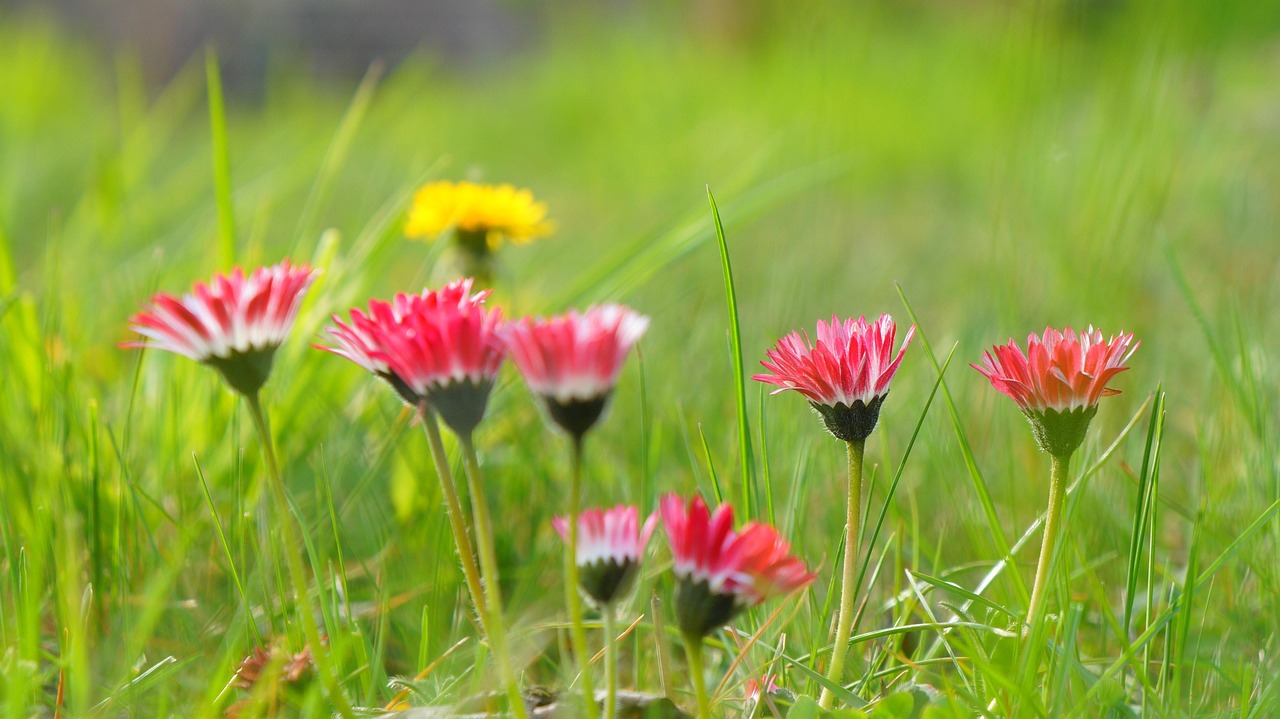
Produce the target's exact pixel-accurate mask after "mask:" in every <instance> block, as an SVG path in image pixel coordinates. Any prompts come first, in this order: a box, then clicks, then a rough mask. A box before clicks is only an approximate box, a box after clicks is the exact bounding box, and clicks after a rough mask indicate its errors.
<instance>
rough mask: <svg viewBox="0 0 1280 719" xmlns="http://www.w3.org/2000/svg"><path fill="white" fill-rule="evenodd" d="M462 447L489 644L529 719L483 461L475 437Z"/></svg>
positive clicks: (514, 703) (514, 702)
mask: <svg viewBox="0 0 1280 719" xmlns="http://www.w3.org/2000/svg"><path fill="white" fill-rule="evenodd" d="M459 442H460V443H461V444H462V459H463V466H464V467H465V468H466V471H467V487H468V491H469V492H470V493H471V514H472V516H473V517H474V518H475V523H476V546H477V547H478V548H479V550H480V572H481V573H482V574H483V576H484V586H485V588H486V590H487V591H485V593H484V598H485V605H486V606H487V607H488V609H489V623H488V625H487V626H488V629H489V644H490V645H492V646H493V658H494V661H495V662H496V663H497V664H498V673H499V674H500V675H501V676H502V683H503V684H505V685H506V688H507V701H508V702H509V703H510V704H511V713H512V714H513V715H514V716H515V717H516V719H526V718H527V717H528V715H529V714H528V712H527V711H526V710H525V706H524V697H523V696H522V695H521V694H520V683H519V682H518V681H517V679H516V672H515V667H514V665H513V664H512V662H511V652H510V651H509V650H508V648H507V629H506V624H505V622H504V621H503V619H502V588H501V586H500V585H499V583H498V558H497V554H496V553H495V552H494V549H493V520H491V519H490V518H489V502H488V500H486V499H485V496H484V483H483V482H482V481H481V476H480V461H479V459H477V458H476V448H475V445H474V444H472V442H471V437H469V436H468V437H459Z"/></svg>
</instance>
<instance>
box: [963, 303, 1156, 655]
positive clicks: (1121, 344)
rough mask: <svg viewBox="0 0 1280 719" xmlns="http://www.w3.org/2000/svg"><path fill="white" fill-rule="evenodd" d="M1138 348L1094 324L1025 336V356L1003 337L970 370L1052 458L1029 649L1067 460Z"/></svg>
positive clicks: (1057, 527) (1038, 620) (1040, 612)
mask: <svg viewBox="0 0 1280 719" xmlns="http://www.w3.org/2000/svg"><path fill="white" fill-rule="evenodd" d="M1139 344H1141V343H1140V342H1137V341H1135V340H1134V338H1133V334H1132V333H1128V332H1121V333H1120V334H1118V335H1113V336H1111V338H1109V339H1108V338H1107V337H1106V336H1105V335H1103V334H1102V332H1100V331H1098V330H1096V329H1094V328H1093V327H1089V329H1088V330H1086V331H1084V332H1081V333H1079V334H1077V333H1076V332H1075V331H1074V330H1072V329H1071V328H1070V327H1068V328H1066V329H1065V330H1063V331H1061V332H1060V331H1058V330H1056V329H1054V328H1052V327H1046V328H1045V330H1044V334H1043V335H1040V336H1036V335H1034V334H1032V335H1029V336H1028V337H1027V349H1026V351H1023V349H1022V348H1021V347H1019V346H1018V344H1017V343H1016V342H1014V341H1013V340H1009V343H1008V344H1005V345H997V346H995V347H992V348H991V350H990V351H988V352H986V353H985V354H984V355H983V357H982V364H980V365H979V364H975V365H971V366H972V367H973V368H974V369H976V370H978V372H980V373H982V376H984V377H986V378H987V380H988V381H990V382H991V386H992V387H995V388H996V389H997V390H999V391H1000V392H1001V393H1003V394H1005V395H1006V396H1008V397H1009V398H1010V399H1012V400H1013V401H1014V404H1016V405H1017V406H1018V409H1020V410H1021V411H1022V414H1023V415H1024V416H1025V417H1026V418H1027V421H1028V422H1030V423H1031V432H1032V434H1034V435H1035V438H1036V442H1037V443H1038V444H1039V445H1040V448H1041V449H1043V450H1044V451H1045V452H1047V453H1048V454H1049V457H1050V472H1049V507H1048V510H1047V511H1046V513H1045V521H1044V539H1043V540H1042V543H1041V546H1040V561H1039V562H1038V564H1037V567H1036V580H1035V586H1034V587H1033V588H1032V590H1031V606H1030V608H1029V609H1028V610H1027V626H1028V627H1029V628H1030V636H1031V642H1032V645H1033V646H1034V645H1035V643H1036V641H1037V636H1038V635H1039V633H1040V628H1041V625H1042V623H1043V618H1044V602H1045V594H1046V589H1047V586H1048V584H1049V575H1050V568H1051V566H1052V563H1053V553H1054V550H1055V548H1056V547H1057V543H1058V537H1059V535H1060V534H1061V531H1062V528H1061V521H1062V506H1063V504H1064V502H1063V498H1064V494H1065V492H1066V485H1067V474H1068V467H1069V465H1070V462H1071V455H1072V454H1074V453H1075V451H1076V449H1078V448H1079V447H1080V445H1081V443H1083V442H1084V438H1085V433H1086V432H1087V431H1088V429H1089V423H1090V422H1092V421H1093V417H1094V415H1096V414H1097V413H1098V401H1099V400H1100V399H1102V398H1103V397H1108V396H1111V395H1116V394H1119V391H1118V390H1115V389H1112V388H1110V387H1108V386H1107V385H1108V383H1109V382H1111V380H1112V379H1113V378H1114V377H1115V376H1116V375H1117V374H1119V373H1120V372H1123V371H1124V370H1126V369H1128V367H1126V366H1125V363H1126V362H1128V361H1129V358H1130V357H1131V356H1132V355H1133V353H1134V351H1135V350H1137V349H1138V345H1139Z"/></svg>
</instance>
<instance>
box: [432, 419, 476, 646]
mask: <svg viewBox="0 0 1280 719" xmlns="http://www.w3.org/2000/svg"><path fill="white" fill-rule="evenodd" d="M418 416H419V418H420V419H421V420H422V431H423V432H425V433H426V435H427V444H428V445H429V446H430V447H431V458H432V460H433V461H434V462H435V465H436V475H437V476H438V477H439V478H440V489H441V491H442V492H443V493H444V504H445V507H446V509H447V510H448V514H449V528H450V529H452V530H453V544H454V548H455V549H457V550H458V558H459V559H460V560H461V562H462V575H463V577H464V578H465V579H466V582H467V591H468V593H470V594H471V606H472V607H473V608H474V609H475V610H476V616H478V617H480V625H481V627H482V628H483V629H484V633H485V634H486V635H487V634H488V633H489V631H490V630H489V624H488V620H487V619H486V618H485V612H484V589H483V587H482V585H481V584H480V570H479V569H478V568H477V567H476V553H475V550H474V549H472V547H471V538H470V536H469V535H468V531H469V530H468V528H467V517H466V514H464V513H463V511H462V503H461V502H459V501H458V489H457V487H455V486H454V484H453V472H452V470H450V469H449V455H447V454H445V451H444V441H443V440H441V438H440V424H439V423H438V422H437V421H436V413H435V412H433V411H432V410H431V408H430V407H428V406H427V403H426V402H422V403H420V404H419V405H418Z"/></svg>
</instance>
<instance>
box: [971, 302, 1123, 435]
mask: <svg viewBox="0 0 1280 719" xmlns="http://www.w3.org/2000/svg"><path fill="white" fill-rule="evenodd" d="M1140 344H1141V342H1137V341H1134V339H1133V334H1132V333H1127V332H1122V333H1120V334H1118V335H1114V336H1112V337H1111V339H1109V340H1108V339H1105V338H1104V336H1103V334H1102V332H1100V331H1098V330H1096V329H1094V328H1093V327H1092V326H1090V327H1089V329H1088V330H1086V331H1085V332H1081V333H1080V334H1076V332H1075V331H1073V330H1072V329H1071V328H1070V327H1068V328H1066V330H1065V331H1063V332H1059V331H1058V330H1056V329H1054V328H1052V327H1046V328H1045V331H1044V335H1043V336H1041V337H1037V336H1036V335H1034V334H1032V335H1029V336H1028V337H1027V351H1026V352H1025V353H1024V352H1023V351H1022V348H1020V347H1019V346H1018V345H1017V343H1016V342H1014V341H1013V340H1009V344H1007V345H998V346H996V347H993V348H991V351H988V352H986V353H984V354H983V357H982V364H981V365H976V364H975V365H971V366H972V367H973V368H974V369H976V370H978V371H979V372H981V373H982V375H983V376H984V377H986V378H987V379H988V380H990V381H991V385H992V386H993V387H995V388H996V389H997V390H999V391H1000V392H1003V393H1004V394H1005V395H1007V396H1008V397H1009V398H1010V399H1012V400H1013V401H1014V402H1015V403H1016V404H1017V405H1018V408H1019V409H1021V410H1022V412H1023V414H1025V415H1026V416H1027V419H1028V420H1030V421H1031V426H1032V429H1033V431H1034V432H1035V435H1036V440H1037V441H1038V442H1039V443H1040V447H1041V448H1042V449H1044V450H1045V451H1046V452H1049V453H1050V454H1052V455H1054V456H1065V455H1070V454H1071V453H1072V452H1074V451H1075V450H1076V448H1077V447H1079V446H1080V443H1081V442H1083V441H1084V435H1085V431H1086V430H1088V428H1089V422H1090V421H1091V420H1092V419H1093V416H1094V415H1095V414H1097V412H1098V400H1100V399H1101V398H1103V397H1109V396H1111V395H1116V394H1120V392H1119V390H1115V389H1112V388H1110V387H1108V386H1107V383H1108V382H1110V381H1111V378H1113V377H1115V376H1116V375H1117V374H1119V373H1120V372H1123V371H1124V370H1126V369H1128V367H1125V366H1124V364H1125V362H1127V361H1128V360H1129V357H1131V356H1132V355H1133V353H1134V351H1135V350H1137V349H1138V346H1139V345H1140ZM993 353H994V354H993Z"/></svg>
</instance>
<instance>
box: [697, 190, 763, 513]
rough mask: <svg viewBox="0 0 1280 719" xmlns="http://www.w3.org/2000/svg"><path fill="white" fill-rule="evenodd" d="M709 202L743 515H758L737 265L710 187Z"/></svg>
mask: <svg viewBox="0 0 1280 719" xmlns="http://www.w3.org/2000/svg"><path fill="white" fill-rule="evenodd" d="M707 202H709V203H710V204H711V217H712V219H713V220H714V221H715V226H716V244H717V246H718V247H719V248H720V269H721V270H722V271H723V272H724V293H725V300H726V302H727V303H728V306H729V344H730V351H731V352H732V353H733V358H732V359H733V399H734V405H735V407H736V408H737V412H738V462H739V464H740V465H741V469H742V506H743V511H742V513H743V516H744V517H747V518H752V517H755V506H756V502H755V494H756V488H755V462H754V461H753V459H752V457H753V452H752V451H751V426H750V422H749V420H748V418H747V378H746V369H745V368H744V367H743V362H742V328H741V324H740V323H739V321H738V293H737V290H736V289H735V288H734V286H733V267H732V266H731V265H730V263H729V245H728V243H727V242H726V241H725V238H724V225H723V224H722V223H721V222H720V209H719V208H717V207H716V198H715V196H714V195H712V194H711V188H710V187H708V188H707Z"/></svg>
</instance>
